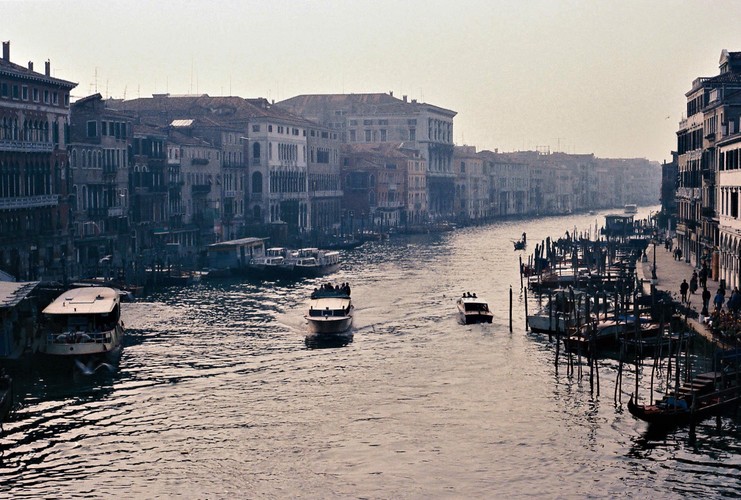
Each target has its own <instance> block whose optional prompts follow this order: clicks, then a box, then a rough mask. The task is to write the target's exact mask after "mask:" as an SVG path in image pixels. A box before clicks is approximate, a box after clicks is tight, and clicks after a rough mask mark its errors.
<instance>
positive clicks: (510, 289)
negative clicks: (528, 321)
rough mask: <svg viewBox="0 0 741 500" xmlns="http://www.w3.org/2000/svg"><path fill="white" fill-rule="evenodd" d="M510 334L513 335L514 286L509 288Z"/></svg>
mask: <svg viewBox="0 0 741 500" xmlns="http://www.w3.org/2000/svg"><path fill="white" fill-rule="evenodd" d="M509 333H512V285H510V286H509Z"/></svg>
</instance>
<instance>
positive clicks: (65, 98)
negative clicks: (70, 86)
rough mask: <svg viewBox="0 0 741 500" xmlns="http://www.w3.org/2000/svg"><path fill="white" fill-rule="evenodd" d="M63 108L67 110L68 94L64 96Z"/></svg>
mask: <svg viewBox="0 0 741 500" xmlns="http://www.w3.org/2000/svg"><path fill="white" fill-rule="evenodd" d="M64 106H65V107H67V108H69V94H64Z"/></svg>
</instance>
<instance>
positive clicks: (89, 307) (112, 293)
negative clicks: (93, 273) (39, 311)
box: [43, 286, 119, 315]
mask: <svg viewBox="0 0 741 500" xmlns="http://www.w3.org/2000/svg"><path fill="white" fill-rule="evenodd" d="M118 302H119V297H118V291H116V290H114V289H113V288H108V287H98V286H90V287H83V288H72V289H70V290H67V291H66V292H64V293H63V294H62V295H60V296H59V297H57V298H56V299H55V300H54V302H52V303H51V304H49V305H48V306H47V307H46V309H44V310H43V313H44V314H79V315H82V314H108V313H110V312H111V311H113V309H114V308H115V307H116V305H117V304H118Z"/></svg>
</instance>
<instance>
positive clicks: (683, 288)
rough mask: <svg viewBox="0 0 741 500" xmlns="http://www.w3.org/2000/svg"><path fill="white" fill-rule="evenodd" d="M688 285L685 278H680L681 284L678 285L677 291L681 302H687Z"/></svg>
mask: <svg viewBox="0 0 741 500" xmlns="http://www.w3.org/2000/svg"><path fill="white" fill-rule="evenodd" d="M689 288H690V285H689V284H688V283H687V280H682V284H681V285H679V293H680V295H681V296H682V303H685V302H687V290H689Z"/></svg>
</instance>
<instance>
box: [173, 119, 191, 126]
mask: <svg viewBox="0 0 741 500" xmlns="http://www.w3.org/2000/svg"><path fill="white" fill-rule="evenodd" d="M193 122H195V120H173V121H172V123H170V126H171V127H192V126H193Z"/></svg>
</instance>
